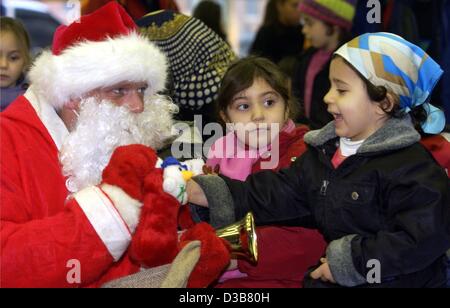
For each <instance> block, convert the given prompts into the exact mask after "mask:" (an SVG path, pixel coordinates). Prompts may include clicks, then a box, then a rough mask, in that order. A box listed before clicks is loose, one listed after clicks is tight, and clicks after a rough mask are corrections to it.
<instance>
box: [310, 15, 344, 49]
mask: <svg viewBox="0 0 450 308" xmlns="http://www.w3.org/2000/svg"><path fill="white" fill-rule="evenodd" d="M302 24H303V28H302V32H303V34H304V35H305V38H306V39H307V40H309V41H310V42H311V45H312V46H313V47H314V48H318V49H325V50H329V51H333V50H335V49H336V48H337V45H338V31H333V33H332V34H328V33H327V32H328V31H329V28H328V27H327V25H326V24H325V23H324V22H323V21H321V20H319V19H317V18H314V17H312V16H309V15H307V14H304V15H303V17H302Z"/></svg>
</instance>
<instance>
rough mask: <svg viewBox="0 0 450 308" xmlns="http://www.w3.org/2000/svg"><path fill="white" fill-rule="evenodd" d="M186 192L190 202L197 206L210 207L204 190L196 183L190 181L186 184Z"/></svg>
mask: <svg viewBox="0 0 450 308" xmlns="http://www.w3.org/2000/svg"><path fill="white" fill-rule="evenodd" d="M186 192H187V195H188V202H190V203H193V204H195V205H199V206H203V207H208V200H207V199H206V196H205V193H204V192H203V189H202V188H201V187H200V185H198V184H197V183H196V182H195V181H193V180H190V181H188V182H187V184H186Z"/></svg>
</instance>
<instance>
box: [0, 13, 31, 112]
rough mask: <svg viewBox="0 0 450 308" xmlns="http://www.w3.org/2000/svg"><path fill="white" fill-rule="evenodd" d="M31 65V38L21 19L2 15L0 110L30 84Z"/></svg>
mask: <svg viewBox="0 0 450 308" xmlns="http://www.w3.org/2000/svg"><path fill="white" fill-rule="evenodd" d="M29 65H30V38H29V36H28V33H27V31H26V30H25V28H24V27H23V25H22V23H20V22H19V21H17V20H15V19H13V18H9V17H0V87H1V94H0V102H1V107H0V111H3V110H4V109H5V108H6V107H8V105H9V104H10V103H11V102H12V101H13V100H14V99H15V98H16V97H18V96H19V95H22V94H23V93H25V90H26V89H27V87H28V85H27V84H26V82H25V72H26V70H27V68H28V67H29Z"/></svg>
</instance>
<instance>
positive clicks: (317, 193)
mask: <svg viewBox="0 0 450 308" xmlns="http://www.w3.org/2000/svg"><path fill="white" fill-rule="evenodd" d="M419 140H420V135H419V134H418V133H417V132H416V131H415V130H414V128H413V126H412V125H411V121H410V119H409V116H408V117H406V118H404V119H390V120H388V121H387V122H386V124H385V125H384V126H383V127H382V128H380V129H379V130H378V131H377V132H375V133H374V134H373V135H371V136H370V137H369V138H368V139H366V140H365V141H364V143H363V144H362V145H361V147H360V148H359V150H358V151H357V153H356V154H355V155H353V156H350V157H349V158H347V159H346V160H345V161H344V162H343V163H342V164H341V165H340V166H339V167H338V168H337V169H334V168H333V166H332V164H331V158H332V156H333V154H334V152H335V151H336V148H337V145H338V137H337V136H336V134H335V130H334V123H333V122H331V123H329V124H328V125H327V126H325V127H324V128H323V129H321V130H316V131H311V132H309V133H308V134H306V135H305V142H306V143H307V144H308V150H307V151H306V152H305V153H304V154H303V155H302V156H301V157H300V158H298V159H297V160H296V161H295V163H293V164H292V165H291V167H290V168H288V169H283V170H281V171H280V172H278V173H275V172H272V171H262V172H259V173H256V174H254V175H252V176H250V177H249V178H248V179H247V181H246V182H240V181H236V180H231V179H228V178H226V177H222V176H221V177H218V176H212V175H209V176H203V177H196V178H195V181H196V182H197V183H199V184H200V185H201V187H202V188H203V190H204V192H205V194H206V196H207V199H208V202H209V218H210V221H211V223H212V224H213V225H215V226H220V225H226V224H229V223H231V222H234V221H236V220H238V219H240V218H242V217H243V216H244V215H245V214H246V213H247V212H249V211H252V212H253V214H254V216H255V219H256V222H257V223H258V224H274V223H275V224H277V223H280V224H285V225H286V224H290V225H299V226H305V227H312V228H317V229H319V230H320V231H321V232H322V234H323V235H324V237H325V239H326V241H327V242H328V248H327V251H326V258H327V259H328V263H329V266H330V269H331V272H332V274H333V276H334V279H335V280H336V281H337V283H338V284H339V285H341V286H382V287H385V286H386V287H387V286H398V287H437V286H443V285H444V284H445V280H446V279H445V270H446V268H445V263H444V262H445V252H446V250H447V249H449V248H450V198H449V188H450V185H449V180H448V178H447V175H446V173H445V172H444V170H443V169H442V168H441V167H440V166H439V165H438V164H437V163H436V162H435V160H434V159H433V158H432V156H431V154H430V153H429V152H428V151H427V150H426V149H425V148H424V147H423V146H422V145H421V144H420V143H419ZM377 262H379V263H377ZM377 264H378V265H379V267H378V266H377ZM376 268H379V269H380V272H379V274H380V275H379V277H380V282H381V283H379V284H370V285H369V284H367V277H369V278H370V277H372V278H373V279H375V280H376V278H377V277H378V276H377V272H376ZM374 270H375V271H374ZM305 285H306V286H316V287H317V286H318V287H322V286H331V285H332V284H331V283H323V282H321V281H320V280H317V281H312V280H311V279H309V280H308V279H307V278H306V279H305Z"/></svg>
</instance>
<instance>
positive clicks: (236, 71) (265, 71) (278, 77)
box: [217, 56, 297, 122]
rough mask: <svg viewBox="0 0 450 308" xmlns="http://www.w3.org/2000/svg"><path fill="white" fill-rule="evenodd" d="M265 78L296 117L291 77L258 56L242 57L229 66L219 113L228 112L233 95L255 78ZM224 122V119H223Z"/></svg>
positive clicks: (220, 92)
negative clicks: (290, 85)
mask: <svg viewBox="0 0 450 308" xmlns="http://www.w3.org/2000/svg"><path fill="white" fill-rule="evenodd" d="M257 78H261V79H263V80H265V81H266V82H267V83H268V84H269V85H270V86H271V87H272V88H273V89H274V90H275V91H276V92H277V93H278V94H280V95H281V97H282V98H283V100H284V102H285V104H286V108H288V110H289V118H291V119H295V117H296V114H297V108H296V105H295V104H294V102H293V99H292V95H291V90H290V87H289V84H290V83H289V78H288V77H287V76H286V74H284V73H283V72H282V71H281V69H280V68H279V67H278V66H277V65H276V64H275V63H273V62H272V61H270V60H268V59H266V58H262V57H256V56H250V57H247V58H243V59H240V60H238V61H236V62H234V63H233V64H231V65H230V66H229V67H228V70H227V72H226V73H225V75H224V77H223V79H222V83H221V86H220V90H219V95H218V98H217V115H218V119H219V121H221V120H220V119H221V118H220V116H219V115H220V112H224V113H225V114H226V111H227V108H228V106H229V105H230V104H231V101H232V99H233V97H234V96H235V95H236V94H237V93H239V92H241V91H243V90H245V89H247V88H249V87H251V86H252V84H253V82H254V81H255V79H257ZM221 122H222V121H221Z"/></svg>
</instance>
